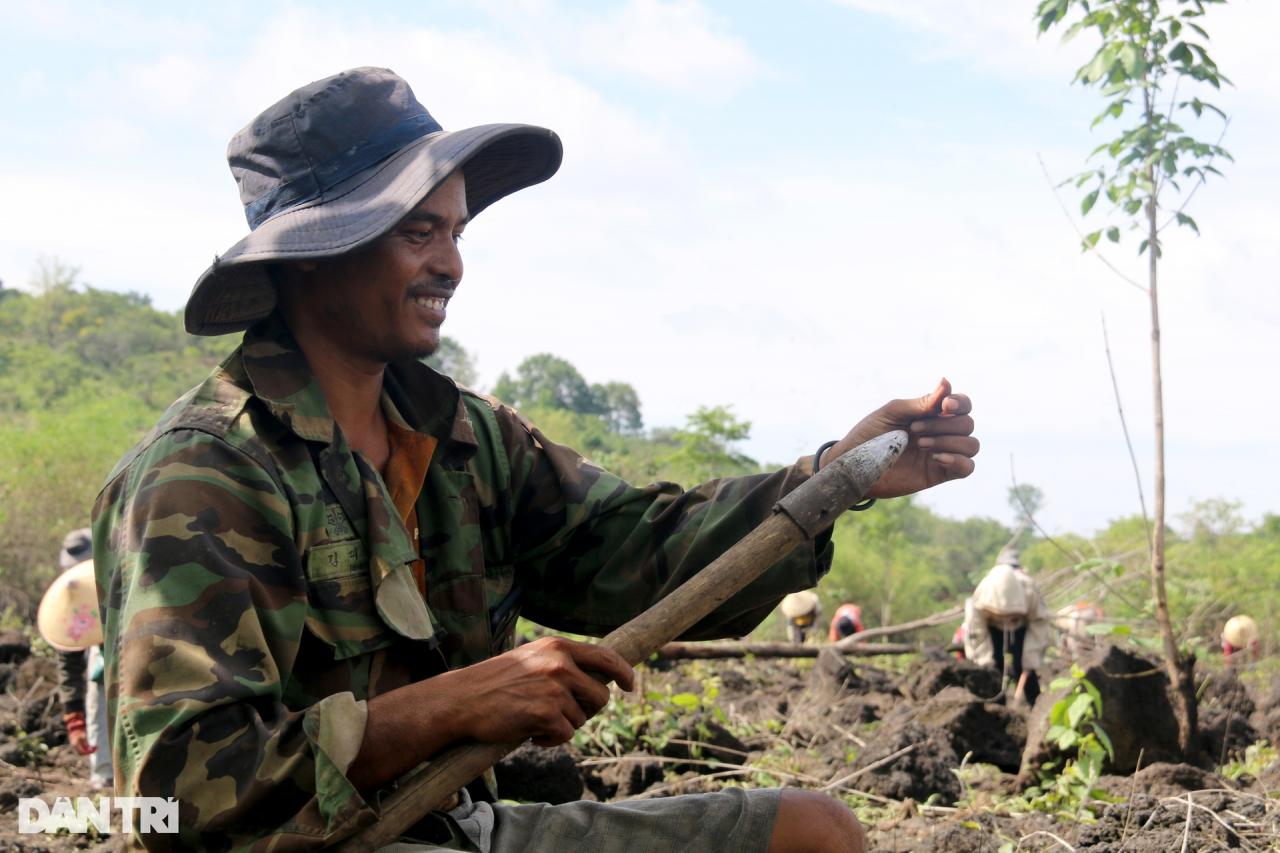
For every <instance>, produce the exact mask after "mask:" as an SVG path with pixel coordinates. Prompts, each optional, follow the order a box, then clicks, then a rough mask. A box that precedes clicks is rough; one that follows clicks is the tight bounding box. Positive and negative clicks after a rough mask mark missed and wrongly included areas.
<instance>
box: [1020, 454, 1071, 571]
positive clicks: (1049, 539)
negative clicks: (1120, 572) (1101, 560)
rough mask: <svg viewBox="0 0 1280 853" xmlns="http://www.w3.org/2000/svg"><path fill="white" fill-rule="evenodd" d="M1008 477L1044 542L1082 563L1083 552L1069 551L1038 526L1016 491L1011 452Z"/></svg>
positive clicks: (1028, 518) (1024, 511)
mask: <svg viewBox="0 0 1280 853" xmlns="http://www.w3.org/2000/svg"><path fill="white" fill-rule="evenodd" d="M1009 479H1010V480H1012V481H1013V496H1014V497H1015V498H1017V499H1018V504H1019V505H1020V506H1021V507H1022V512H1023V514H1024V516H1025V517H1026V519H1027V520H1028V521H1030V522H1031V524H1032V525H1033V526H1034V527H1035V529H1036V532H1038V533H1039V534H1040V537H1041V538H1042V539H1044V540H1045V541H1046V542H1048V543H1049V544H1050V545H1052V546H1053V547H1055V548H1057V549H1058V550H1059V551H1061V552H1062V553H1063V554H1065V555H1066V556H1067V558H1068V559H1069V560H1071V561H1073V562H1076V563H1083V562H1084V554H1081V553H1080V552H1078V551H1077V552H1076V553H1074V554H1073V553H1071V552H1070V551H1068V550H1067V549H1066V548H1064V547H1062V546H1061V545H1060V544H1058V540H1057V539H1054V538H1053V537H1052V536H1050V535H1049V534H1048V533H1046V532H1045V530H1044V528H1043V527H1041V526H1040V522H1038V521H1036V517H1035V516H1034V515H1032V513H1031V507H1029V506H1027V503H1026V501H1024V500H1023V499H1022V494H1021V493H1020V492H1019V491H1018V477H1017V475H1016V474H1014V473H1013V454H1012V453H1010V454H1009Z"/></svg>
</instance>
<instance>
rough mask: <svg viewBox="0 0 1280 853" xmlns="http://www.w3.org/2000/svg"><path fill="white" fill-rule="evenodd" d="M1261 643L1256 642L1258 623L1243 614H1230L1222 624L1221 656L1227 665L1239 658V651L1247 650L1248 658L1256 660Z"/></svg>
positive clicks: (1237, 660)
mask: <svg viewBox="0 0 1280 853" xmlns="http://www.w3.org/2000/svg"><path fill="white" fill-rule="evenodd" d="M1260 646H1261V643H1259V642H1258V623H1257V622H1254V621H1253V619H1252V618H1251V617H1249V616H1245V615H1244V614H1240V615H1239V616H1232V617H1231V618H1230V619H1228V620H1227V624H1226V625H1224V626H1222V657H1223V658H1225V659H1226V662H1227V664H1228V665H1229V666H1234V665H1236V664H1237V663H1239V662H1240V660H1241V657H1242V656H1241V655H1239V654H1238V653H1239V652H1243V651H1248V653H1249V660H1250V661H1252V662H1256V661H1257V660H1258V653H1259V649H1260Z"/></svg>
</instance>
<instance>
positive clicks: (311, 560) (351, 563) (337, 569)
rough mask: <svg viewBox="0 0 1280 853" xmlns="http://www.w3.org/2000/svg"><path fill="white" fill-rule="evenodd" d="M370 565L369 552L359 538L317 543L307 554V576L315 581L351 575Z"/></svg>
mask: <svg viewBox="0 0 1280 853" xmlns="http://www.w3.org/2000/svg"><path fill="white" fill-rule="evenodd" d="M368 565H369V552H368V551H367V550H365V547H364V543H363V542H361V541H360V540H359V539H350V540H348V541H346V542H330V543H329V544H328V545H316V546H315V547H314V548H312V549H311V550H310V552H308V554H307V576H308V577H310V578H311V579H312V580H313V581H318V580H324V579H326V578H336V577H341V576H342V575H349V574H352V573H353V572H355V571H357V570H359V569H363V568H365V567H366V566H368Z"/></svg>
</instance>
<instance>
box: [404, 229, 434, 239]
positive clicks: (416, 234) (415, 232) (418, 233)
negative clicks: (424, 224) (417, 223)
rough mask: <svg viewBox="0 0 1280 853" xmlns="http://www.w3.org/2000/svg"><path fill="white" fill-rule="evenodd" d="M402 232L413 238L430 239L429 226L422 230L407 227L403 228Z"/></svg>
mask: <svg viewBox="0 0 1280 853" xmlns="http://www.w3.org/2000/svg"><path fill="white" fill-rule="evenodd" d="M404 234H405V236H406V237H410V238H412V239H414V240H430V239H431V229H429V228H428V229H426V230H422V229H419V228H409V229H406V230H405V232H404Z"/></svg>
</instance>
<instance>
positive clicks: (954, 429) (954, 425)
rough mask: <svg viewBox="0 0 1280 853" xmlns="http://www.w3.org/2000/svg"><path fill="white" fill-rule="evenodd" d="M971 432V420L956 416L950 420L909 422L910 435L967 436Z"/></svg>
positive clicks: (965, 416) (933, 419)
mask: <svg viewBox="0 0 1280 853" xmlns="http://www.w3.org/2000/svg"><path fill="white" fill-rule="evenodd" d="M972 432H973V418H971V417H970V416H969V415H956V416H955V417H951V418H922V419H921V420H918V421H912V422H911V434H912V435H969V434H970V433H972Z"/></svg>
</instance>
